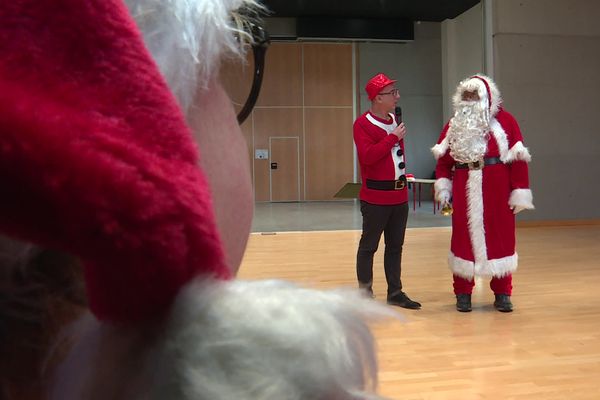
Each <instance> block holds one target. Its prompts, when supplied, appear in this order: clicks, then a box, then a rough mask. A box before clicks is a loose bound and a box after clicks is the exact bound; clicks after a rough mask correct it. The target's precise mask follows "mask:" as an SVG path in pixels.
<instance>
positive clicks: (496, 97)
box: [452, 74, 502, 117]
mask: <svg viewBox="0 0 600 400" xmlns="http://www.w3.org/2000/svg"><path fill="white" fill-rule="evenodd" d="M479 78H481V79H479ZM482 79H483V80H485V81H486V82H487V84H488V87H489V89H490V93H488V92H487V88H486V87H485V84H484V83H483V82H482ZM467 90H468V91H477V93H478V94H479V98H480V99H482V100H485V102H486V104H485V106H486V107H488V104H487V101H488V98H489V96H491V97H492V99H491V100H492V101H491V107H490V116H492V117H493V116H494V115H496V114H497V113H498V110H500V105H501V104H502V97H501V96H500V90H498V86H497V85H496V83H495V82H494V81H493V80H492V78H490V77H489V76H485V75H483V74H476V75H474V76H471V77H469V78H467V79H464V80H463V81H461V82H460V83H459V84H458V87H457V88H456V92H455V93H454V95H453V96H452V103H453V105H454V108H455V109H456V108H457V106H458V104H459V103H460V101H461V100H462V94H463V92H465V91H467Z"/></svg>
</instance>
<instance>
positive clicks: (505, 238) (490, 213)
mask: <svg viewBox="0 0 600 400" xmlns="http://www.w3.org/2000/svg"><path fill="white" fill-rule="evenodd" d="M449 124H450V123H448V124H446V126H445V127H444V129H443V131H442V134H441V136H440V138H439V140H438V144H437V145H436V146H434V148H433V149H432V151H433V153H434V155H435V157H436V158H437V166H436V178H437V180H436V184H435V189H436V191H442V190H449V191H451V193H452V199H453V200H452V202H453V208H454V213H453V215H452V239H451V246H450V254H449V257H448V263H449V266H450V269H451V270H452V271H453V273H454V274H456V275H459V276H461V277H464V278H467V279H472V278H473V276H475V275H481V276H495V277H501V276H505V275H508V274H511V273H512V272H514V271H515V270H516V269H517V264H518V255H517V253H516V251H515V216H514V213H513V210H512V208H513V207H523V208H533V204H532V196H531V191H530V189H529V177H528V166H527V163H528V162H529V161H530V159H531V156H530V154H529V151H528V150H527V148H526V147H525V146H524V145H523V137H522V134H521V130H520V128H519V125H518V124H517V121H516V120H515V119H514V117H513V116H512V115H511V114H510V113H508V112H507V111H504V110H503V109H502V108H500V107H498V109H497V113H496V114H495V115H494V116H493V117H492V118H491V120H490V128H491V134H490V136H489V139H488V143H487V151H486V153H485V157H486V158H487V157H499V158H500V160H501V161H502V163H499V164H494V165H486V166H485V167H484V168H483V169H480V170H470V169H454V168H453V167H454V164H455V160H454V159H453V158H452V156H451V155H450V149H449V147H448V139H447V138H446V133H447V132H448V127H449Z"/></svg>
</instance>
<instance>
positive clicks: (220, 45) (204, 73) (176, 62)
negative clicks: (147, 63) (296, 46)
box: [125, 0, 262, 112]
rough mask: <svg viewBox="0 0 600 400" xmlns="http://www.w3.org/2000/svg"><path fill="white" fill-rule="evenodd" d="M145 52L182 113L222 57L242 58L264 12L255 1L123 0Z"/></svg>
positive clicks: (214, 70)
mask: <svg viewBox="0 0 600 400" xmlns="http://www.w3.org/2000/svg"><path fill="white" fill-rule="evenodd" d="M125 2H126V3H127V6H128V7H129V10H130V12H131V14H132V16H133V17H134V18H135V20H136V22H137V24H138V27H139V29H140V31H141V33H142V35H143V37H144V41H145V43H146V47H147V48H148V50H149V51H150V52H151V53H152V56H153V58H154V61H155V62H156V63H157V65H158V67H159V69H160V71H161V72H162V74H163V76H164V77H165V79H166V81H167V83H168V84H169V87H170V88H171V91H172V92H173V94H174V95H175V97H177V99H178V100H179V104H180V106H181V108H182V109H183V111H184V112H186V111H187V110H188V108H189V107H190V106H191V104H192V102H193V100H194V93H195V92H196V89H197V88H198V86H200V87H205V86H206V85H207V83H208V81H209V79H210V78H211V77H212V76H213V75H214V74H215V73H216V72H217V70H218V68H219V61H220V59H221V58H222V57H223V56H224V55H228V54H229V55H231V54H234V55H241V54H243V51H244V48H245V46H244V44H245V43H249V42H251V40H252V36H251V35H250V34H249V33H248V25H249V24H250V23H251V22H252V19H253V18H254V17H255V16H256V12H257V10H260V9H262V7H261V6H260V5H259V4H258V3H256V2H255V1H254V0H125Z"/></svg>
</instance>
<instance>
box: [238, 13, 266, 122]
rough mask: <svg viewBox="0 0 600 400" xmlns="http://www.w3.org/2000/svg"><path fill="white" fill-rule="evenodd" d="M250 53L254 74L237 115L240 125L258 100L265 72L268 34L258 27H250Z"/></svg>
mask: <svg viewBox="0 0 600 400" xmlns="http://www.w3.org/2000/svg"><path fill="white" fill-rule="evenodd" d="M252 38H253V41H252V53H253V55H254V74H253V78H252V88H251V89H250V94H249V95H248V98H247V99H246V102H245V103H244V106H243V107H242V109H241V110H240V112H239V113H238V115H237V120H238V124H240V125H241V124H242V123H243V122H244V121H245V120H246V118H248V115H250V113H251V112H252V109H253V108H254V105H255V104H256V100H258V94H259V93H260V87H261V85H262V80H263V74H264V71H265V54H266V53H267V48H268V47H269V44H270V40H269V34H268V33H267V31H266V30H264V29H263V28H262V27H261V26H259V25H253V26H252Z"/></svg>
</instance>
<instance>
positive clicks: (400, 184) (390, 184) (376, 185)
mask: <svg viewBox="0 0 600 400" xmlns="http://www.w3.org/2000/svg"><path fill="white" fill-rule="evenodd" d="M367 187H368V188H369V189H375V190H402V189H404V188H405V187H406V175H402V176H401V177H400V179H398V180H396V181H376V180H373V179H367Z"/></svg>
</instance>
